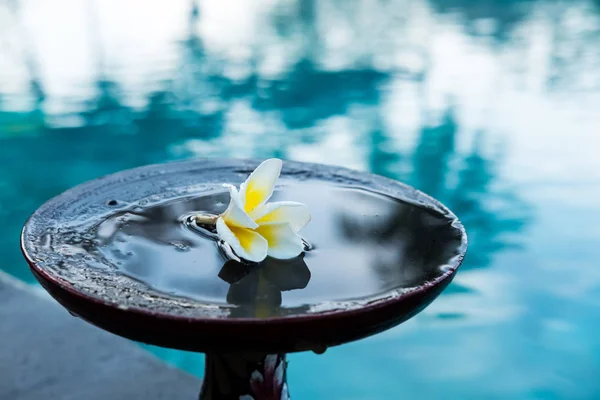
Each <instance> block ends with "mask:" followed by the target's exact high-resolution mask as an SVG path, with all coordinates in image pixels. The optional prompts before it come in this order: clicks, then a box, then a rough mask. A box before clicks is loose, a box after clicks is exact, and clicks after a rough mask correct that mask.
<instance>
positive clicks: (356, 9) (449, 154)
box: [0, 0, 600, 400]
mask: <svg viewBox="0 0 600 400" xmlns="http://www.w3.org/2000/svg"><path fill="white" fill-rule="evenodd" d="M246 3H248V4H246ZM249 3H252V4H249ZM240 4H242V3H241V2H236V1H235V0H230V1H223V0H212V1H202V2H198V4H196V3H194V2H193V1H171V2H168V4H167V2H165V3H164V4H163V5H162V6H157V5H153V6H149V5H148V4H147V3H146V2H144V1H143V0H137V1H134V0H127V1H117V0H103V1H91V0H84V1H75V0H55V1H52V2H39V1H16V2H4V3H0V223H1V226H2V228H0V232H1V235H0V260H1V261H0V268H1V269H2V270H4V271H6V272H8V273H10V274H12V275H14V276H15V277H17V278H19V279H22V280H24V281H26V282H28V283H31V284H34V280H33V277H32V276H31V275H30V273H29V271H28V269H27V268H26V265H25V263H24V262H23V260H22V256H21V254H20V252H19V248H18V236H19V232H20V228H21V226H22V225H23V223H24V221H25V219H26V218H27V217H28V215H29V214H30V213H31V212H33V211H34V210H35V209H36V208H37V207H38V206H39V205H41V204H42V203H43V202H44V201H45V200H47V199H49V198H50V197H52V196H54V195H56V194H58V193H60V192H62V191H64V190H66V189H68V188H70V187H72V186H74V185H76V184H78V183H81V182H83V181H86V180H89V179H92V178H96V177H98V176H101V175H104V174H108V173H111V172H115V171H118V170H122V169H126V168H131V167H135V166H139V165H144V164H149V163H157V162H165V161H173V160H183V159H192V158H197V157H240V158H246V157H254V158H266V157H271V156H276V157H281V158H284V159H293V160H300V161H313V162H320V163H328V164H336V165H342V166H346V167H351V168H356V169H360V170H365V171H371V172H374V173H377V174H381V175H385V176H388V177H392V178H395V179H398V180H401V181H404V182H407V183H409V184H412V185H414V186H416V187H417V188H419V189H421V190H423V191H425V192H427V193H429V194H431V195H433V196H435V197H437V198H439V199H440V200H442V201H443V202H444V203H446V204H447V205H448V206H449V207H450V208H451V209H452V210H453V211H455V212H456V214H458V216H459V217H460V218H461V219H462V221H463V222H464V224H465V226H466V228H467V231H468V233H469V239H470V248H469V254H468V257H467V259H466V261H465V264H464V266H463V267H462V269H461V271H460V272H459V274H458V276H457V277H456V279H455V281H454V282H453V283H452V285H451V286H450V287H449V288H448V290H447V291H446V292H445V293H444V294H443V295H442V296H441V297H440V298H439V299H438V300H437V301H436V302H435V303H434V304H432V305H431V306H430V307H429V308H428V309H426V310H425V311H424V312H423V313H421V314H420V315H418V316H417V317H415V318H414V319H412V320H411V321H409V322H407V323H406V324H404V325H402V326H400V327H398V328H395V329H392V330H390V331H388V332H385V333H383V334H380V335H378V336H375V337H372V338H369V339H366V340H363V341H360V342H357V343H353V344H349V345H345V346H342V347H338V348H332V349H329V350H328V351H327V352H326V353H325V354H324V355H320V356H317V355H314V354H312V353H311V354H309V353H307V354H296V355H292V356H291V357H290V370H289V371H290V372H289V375H290V376H289V379H290V384H291V393H292V395H294V398H298V399H332V398H336V399H337V398H339V399H398V398H416V396H417V395H418V396H419V398H424V399H440V398H444V399H461V400H462V399H598V398H600V383H599V381H598V379H597V377H598V376H600V335H598V334H597V332H598V330H599V329H600V311H599V310H600V268H599V261H600V245H599V243H600V202H599V200H600V158H599V157H598V151H599V150H600V112H599V111H598V110H600V2H599V1H597V0H596V1H579V0H573V1H568V2H566V1H550V0H548V1H544V0H537V1H536V0H527V1H525V0H523V1H517V0H514V1H502V0H480V1H475V0H451V1H442V0H428V1H427V0H422V1H419V0H398V1H395V0H388V1H377V0H373V1H367V0H364V1H360V2H353V1H339V0H338V1H336V0H323V1H316V0H309V1H300V0H297V1H292V0H290V1H278V0H271V1H262V2H261V1H256V2H244V4H245V5H244V6H243V7H242V6H240ZM147 348H148V349H149V350H150V351H152V352H153V353H155V354H156V355H158V356H159V357H161V358H162V359H164V360H165V361H166V362H168V363H172V364H174V365H177V366H179V367H181V368H183V369H185V370H187V371H190V372H192V373H194V374H198V375H199V376H201V375H202V372H203V364H202V363H203V358H202V356H200V355H195V354H189V353H184V352H177V351H170V350H165V349H158V348H150V347H147Z"/></svg>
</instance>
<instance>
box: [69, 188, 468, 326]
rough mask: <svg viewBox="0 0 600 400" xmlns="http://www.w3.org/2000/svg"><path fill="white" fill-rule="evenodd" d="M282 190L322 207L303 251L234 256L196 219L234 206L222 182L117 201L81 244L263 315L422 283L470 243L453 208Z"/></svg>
mask: <svg viewBox="0 0 600 400" xmlns="http://www.w3.org/2000/svg"><path fill="white" fill-rule="evenodd" d="M279 200H294V201H300V202H302V203H304V204H306V205H307V206H308V207H309V209H310V211H311V214H312V220H311V222H310V223H309V224H308V225H307V226H306V227H305V228H304V229H303V230H302V232H301V234H302V236H303V238H304V239H306V240H307V241H308V242H309V243H310V244H311V249H310V251H306V252H305V253H304V254H302V255H301V256H299V257H298V258H296V259H293V260H287V261H283V260H276V259H272V258H267V259H266V260H265V261H264V262H263V263H261V264H260V265H249V266H248V265H243V264H239V263H236V262H234V261H229V262H228V260H227V258H226V257H225V256H224V254H223V252H222V251H220V249H219V246H217V242H216V241H215V240H214V239H213V238H211V237H209V236H207V235H205V234H202V233H201V232H199V231H198V229H197V227H195V226H193V224H190V223H189V221H190V216H191V215H194V213H197V212H203V213H214V214H219V213H221V212H223V211H224V210H225V208H226V207H227V204H228V202H229V194H228V193H227V192H224V191H223V190H222V188H217V189H216V190H215V191H212V192H208V193H206V194H204V195H201V196H196V197H181V198H176V199H170V200H169V201H167V202H163V203H155V204H153V205H149V206H145V207H141V206H139V205H136V206H133V207H126V208H118V207H117V209H116V210H115V212H114V213H113V214H111V215H109V216H108V217H106V218H105V219H104V220H103V221H102V222H101V223H99V224H98V223H97V224H94V225H93V226H92V228H90V229H89V231H88V232H85V233H84V234H83V235H82V236H83V237H85V238H88V239H90V240H85V241H82V242H81V243H80V244H73V243H71V245H75V246H81V248H82V250H84V251H85V252H87V253H90V254H91V255H92V257H93V258H94V259H97V260H101V264H102V265H104V266H106V267H109V268H114V269H116V270H117V271H118V272H119V273H121V274H123V275H126V276H128V277H130V278H133V279H135V280H137V281H139V282H143V283H144V284H145V285H147V286H148V287H150V288H152V289H154V290H156V291H159V292H162V293H165V294H168V295H171V296H179V297H185V298H189V299H193V300H196V301H199V302H203V303H208V304H215V305H233V306H235V307H234V309H235V310H236V312H232V314H231V316H233V317H257V316H272V315H285V314H295V313H302V312H305V311H306V309H307V307H309V306H312V307H314V306H315V305H318V304H321V303H322V304H324V303H328V302H343V301H346V302H347V301H360V300H364V299H370V298H374V297H378V296H384V295H385V294H386V293H389V292H390V291H394V290H402V289H409V288H412V287H415V286H418V285H421V284H423V283H424V282H426V281H428V280H432V279H434V278H435V277H436V276H439V275H440V274H441V273H443V271H444V270H445V268H446V267H447V264H448V263H449V262H450V260H452V258H453V257H455V256H456V255H457V254H458V248H459V246H460V244H461V235H460V231H459V230H458V229H457V228H455V227H454V226H453V225H452V222H453V219H452V218H451V217H449V216H447V215H445V214H443V213H441V212H440V211H437V210H434V209H432V208H430V207H425V206H421V205H419V204H415V203H410V202H406V201H401V200H397V199H394V198H391V197H388V196H385V195H382V194H378V193H374V192H371V191H367V190H363V189H357V188H349V187H344V186H337V185H333V184H327V183H290V184H286V185H284V186H282V187H280V188H278V189H277V190H276V191H275V193H274V195H273V197H272V199H271V201H279ZM117 204H118V202H117V203H115V204H113V205H117ZM261 310H262V311H261Z"/></svg>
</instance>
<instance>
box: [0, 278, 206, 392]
mask: <svg viewBox="0 0 600 400" xmlns="http://www.w3.org/2000/svg"><path fill="white" fill-rule="evenodd" d="M200 385H201V383H200V381H199V380H197V379H195V378H193V377H192V376H190V375H187V374H185V373H184V372H181V371H179V370H177V369H174V368H171V367H169V366H167V365H165V364H163V363H161V362H160V361H158V360H157V359H155V358H153V357H152V356H151V355H149V354H147V353H146V352H144V351H143V350H142V349H140V348H138V347H137V346H136V345H134V344H133V343H131V342H129V341H127V340H125V339H122V338H119V337H118V336H115V335H112V334H109V333H106V332H104V331H102V330H100V329H98V328H95V327H93V326H91V325H89V324H87V323H85V322H83V321H81V320H79V319H77V318H74V317H72V316H71V315H70V314H69V313H68V312H67V311H66V310H64V309H63V308H62V307H61V306H60V305H58V304H57V303H55V302H54V301H52V300H51V299H50V298H49V296H45V295H43V294H40V293H39V292H37V293H36V291H35V289H34V290H33V291H32V290H31V289H28V288H27V287H26V286H23V285H20V284H18V283H17V284H15V282H12V281H11V280H9V279H6V278H4V279H3V277H2V276H0V399H3V400H4V399H6V400H9V399H10V400H37V399H40V400H42V399H43V400H54V399H56V400H76V399H77V400H80V399H86V400H96V399H98V400H99V399H103V400H106V399H111V400H113V399H115V400H117V399H145V400H153V399H169V400H173V399H196V398H197V396H198V393H199V391H200Z"/></svg>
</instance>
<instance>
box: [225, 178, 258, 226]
mask: <svg viewBox="0 0 600 400" xmlns="http://www.w3.org/2000/svg"><path fill="white" fill-rule="evenodd" d="M223 186H224V187H226V188H228V189H229V206H227V210H225V212H224V213H223V216H222V217H223V219H224V220H225V222H226V223H227V225H229V226H238V227H240V228H250V229H254V228H256V227H257V226H258V224H257V223H256V222H254V220H253V219H252V218H250V216H249V215H248V214H247V213H246V211H244V205H243V203H242V200H241V198H240V195H239V193H238V191H237V189H236V188H235V186H233V185H229V184H224V185H223Z"/></svg>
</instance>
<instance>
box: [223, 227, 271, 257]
mask: <svg viewBox="0 0 600 400" xmlns="http://www.w3.org/2000/svg"><path fill="white" fill-rule="evenodd" d="M217 233H218V234H219V237H220V238H221V239H223V240H224V241H225V242H227V244H229V245H230V246H231V248H232V249H233V251H235V253H236V254H237V255H238V256H240V257H242V258H244V259H246V260H248V261H254V262H260V261H262V260H264V259H265V258H266V257H267V248H268V243H267V240H266V239H265V238H264V237H262V236H261V235H260V234H259V233H257V232H255V231H253V230H251V229H247V228H242V227H239V226H228V225H227V224H226V223H225V220H224V219H223V218H219V219H217Z"/></svg>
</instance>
